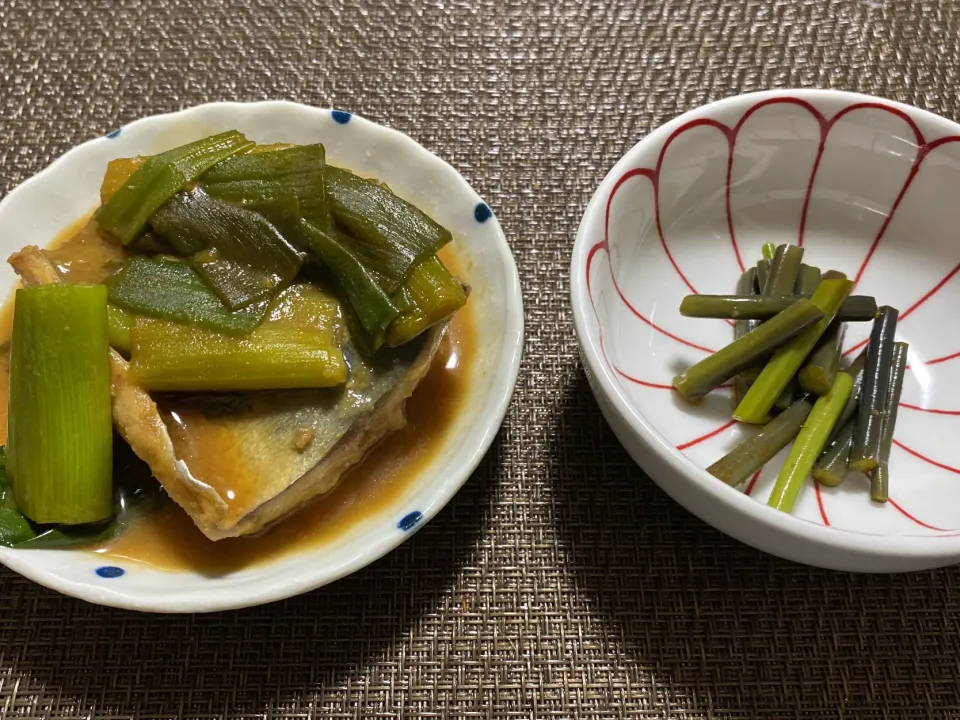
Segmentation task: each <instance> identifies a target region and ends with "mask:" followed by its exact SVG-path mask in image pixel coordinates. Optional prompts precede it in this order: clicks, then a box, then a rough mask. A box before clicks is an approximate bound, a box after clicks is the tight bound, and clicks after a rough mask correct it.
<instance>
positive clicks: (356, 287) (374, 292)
mask: <svg viewBox="0 0 960 720" xmlns="http://www.w3.org/2000/svg"><path fill="white" fill-rule="evenodd" d="M301 232H302V233H303V237H304V239H305V240H306V241H307V242H308V243H309V247H310V249H311V251H312V252H313V253H314V254H315V255H316V257H317V259H318V260H319V261H320V262H321V263H322V264H323V265H324V266H326V268H327V269H328V270H329V271H330V272H331V273H332V274H333V276H334V277H335V278H336V280H337V282H338V283H339V285H340V287H341V288H342V289H343V293H344V295H346V298H347V301H348V303H349V304H350V307H351V308H352V309H353V312H354V313H355V314H356V317H357V319H358V320H359V321H360V324H361V325H362V327H363V329H364V331H365V332H366V333H367V335H368V337H367V338H366V341H367V345H368V346H369V348H370V349H371V350H373V351H375V350H377V349H378V348H379V347H380V346H381V345H382V344H383V340H384V333H385V332H386V329H387V327H388V326H389V325H390V323H391V322H393V320H394V318H396V317H397V315H398V314H399V311H398V310H397V307H396V305H394V303H393V302H392V301H391V299H390V296H389V295H387V294H386V293H385V292H384V291H383V289H382V288H381V286H380V285H379V283H378V282H377V280H376V278H375V277H374V276H373V275H372V274H371V272H370V271H369V270H367V268H366V267H364V265H363V263H361V262H360V261H359V260H358V259H357V257H356V255H354V254H353V252H351V250H350V248H349V247H348V246H347V242H346V238H344V236H343V235H342V234H340V233H337V231H336V230H330V231H328V232H324V231H323V230H321V229H319V228H317V227H316V226H314V225H312V224H310V223H309V222H306V221H302V223H301Z"/></svg>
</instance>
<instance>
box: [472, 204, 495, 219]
mask: <svg viewBox="0 0 960 720" xmlns="http://www.w3.org/2000/svg"><path fill="white" fill-rule="evenodd" d="M473 217H474V218H476V220H477V222H478V223H485V222H486V221H487V220H489V219H490V218H492V217H493V210H491V209H490V206H489V205H487V204H486V203H485V202H479V203H477V206H476V207H475V208H474V209H473Z"/></svg>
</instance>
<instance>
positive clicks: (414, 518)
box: [397, 510, 423, 530]
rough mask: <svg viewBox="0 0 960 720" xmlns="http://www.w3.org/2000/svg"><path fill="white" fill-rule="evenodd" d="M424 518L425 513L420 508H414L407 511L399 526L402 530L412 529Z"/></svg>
mask: <svg viewBox="0 0 960 720" xmlns="http://www.w3.org/2000/svg"><path fill="white" fill-rule="evenodd" d="M422 519H423V513H422V512H420V511H419V510H414V511H413V512H412V513H407V514H406V515H404V516H403V517H402V518H400V522H398V523H397V527H398V528H400V529H401V530H412V529H413V527H414V526H415V525H416V524H417V523H418V522H420V521H421V520H422Z"/></svg>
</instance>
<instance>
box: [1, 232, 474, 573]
mask: <svg viewBox="0 0 960 720" xmlns="http://www.w3.org/2000/svg"><path fill="white" fill-rule="evenodd" d="M86 222H87V221H86V219H84V220H82V221H80V222H78V223H77V224H76V225H74V226H72V227H70V228H67V229H66V230H65V231H64V232H63V233H62V234H61V236H60V237H59V238H58V239H57V240H56V241H55V242H54V243H53V244H52V246H51V247H53V248H57V247H59V246H61V245H62V244H63V243H64V242H66V241H67V240H69V239H70V238H72V237H74V236H75V235H76V234H77V233H78V232H88V230H85V229H84V228H85V226H86ZM88 249H89V252H90V255H91V257H89V258H86V259H85V258H83V257H80V258H78V257H76V256H74V255H69V256H60V254H59V253H57V252H56V251H54V252H52V253H51V260H52V261H53V262H54V264H56V265H57V266H58V268H59V269H60V271H61V273H62V274H64V275H66V276H67V277H70V278H71V279H73V278H76V279H80V280H81V281H84V280H86V281H91V280H92V281H97V280H98V279H99V278H97V277H95V276H93V277H91V275H90V273H91V272H95V271H94V270H92V269H93V268H97V267H100V266H102V263H101V262H100V261H102V259H103V257H104V256H103V252H102V251H105V252H107V253H108V254H109V252H110V251H109V250H104V249H103V248H98V246H97V243H96V242H93V243H90V244H89V248H88ZM440 254H441V257H442V258H443V261H444V263H446V265H447V267H449V268H450V270H451V272H453V273H454V274H457V272H458V266H457V262H456V258H455V256H454V255H453V254H452V253H450V252H449V251H447V250H444V251H441V253H440ZM12 305H13V304H12V302H9V301H8V302H7V303H6V305H5V306H4V308H3V310H2V314H0V341H3V342H5V341H6V340H7V339H8V338H9V336H10V330H11V327H12V316H13V312H12V309H13V308H12ZM474 352H475V340H474V320H473V316H472V305H471V303H469V302H468V303H467V305H466V306H465V307H464V308H463V309H462V310H461V311H460V312H458V313H457V315H456V316H455V317H454V319H453V322H452V323H451V324H450V328H449V330H448V332H447V336H446V338H445V339H444V341H443V343H442V345H441V347H440V350H439V351H438V352H437V355H436V357H435V359H434V361H433V365H432V366H431V369H430V372H429V373H428V374H427V376H426V377H425V378H424V380H423V381H422V382H421V383H420V385H419V386H418V387H417V389H416V391H414V393H413V396H412V397H411V398H410V399H409V400H408V401H407V425H406V427H404V428H403V429H402V430H400V431H398V432H397V433H395V434H393V435H392V436H390V437H389V438H387V439H386V440H385V441H384V442H383V443H382V444H381V445H380V446H379V447H377V448H376V449H375V450H374V451H373V452H372V453H371V454H370V455H369V456H368V457H367V459H366V460H364V462H363V463H362V464H361V465H360V466H358V467H357V468H355V469H354V470H352V471H351V472H350V473H348V474H347V475H346V476H345V477H344V478H343V480H342V481H341V482H340V484H339V485H338V486H337V487H336V488H335V489H334V490H333V491H332V492H330V493H328V494H327V495H325V496H323V497H321V498H320V499H318V500H316V501H314V502H313V503H312V504H311V505H309V506H307V507H305V508H304V509H303V510H300V511H299V512H298V513H296V514H295V515H292V516H290V517H288V518H286V519H284V520H282V521H281V522H280V523H279V524H278V525H276V526H274V527H273V528H271V529H269V530H267V531H266V532H265V533H262V534H260V535H257V536H255V537H245V538H231V539H227V540H220V541H217V542H213V541H211V540H208V539H207V538H206V537H204V535H203V534H202V533H201V532H200V531H199V530H198V529H197V528H196V526H195V525H194V524H193V521H191V520H190V518H189V517H188V516H187V514H186V513H185V512H183V510H181V509H180V507H179V506H177V505H174V504H173V503H170V504H169V505H167V506H165V507H164V508H162V509H161V510H159V511H157V512H156V513H154V514H153V515H150V516H149V517H147V518H144V519H143V520H141V521H140V522H139V523H138V524H136V525H134V526H132V527H130V528H128V529H127V530H126V532H124V534H123V535H121V536H120V537H118V538H116V539H114V540H112V541H110V542H109V543H107V544H105V545H104V546H103V547H100V548H96V549H94V552H97V553H101V554H104V555H108V556H113V557H117V558H123V559H125V560H134V561H137V562H141V563H145V564H147V565H150V566H153V567H155V568H159V569H164V570H190V571H194V572H200V573H204V574H210V575H222V574H226V573H230V572H233V571H236V570H240V569H242V568H245V567H250V566H252V565H257V564H261V563H264V562H268V561H271V560H274V559H277V558H278V557H281V556H284V555H287V554H290V553H294V552H298V551H302V550H304V549H307V548H311V547H316V546H319V545H322V544H324V543H329V542H331V541H333V540H336V539H338V538H339V537H342V536H343V535H344V534H345V533H348V532H349V531H350V529H351V528H352V527H355V526H356V525H357V524H359V523H361V522H363V521H365V520H367V519H368V518H369V517H371V516H373V515H376V514H378V513H380V512H382V511H384V510H386V509H387V508H388V507H390V506H391V505H392V504H393V503H394V502H395V501H396V499H397V498H398V497H400V496H401V495H402V494H403V493H404V492H405V491H406V490H407V489H408V488H409V487H410V486H411V485H412V484H413V483H414V482H415V481H416V478H417V477H418V475H419V474H420V472H421V471H422V470H423V468H425V467H426V465H427V463H428V462H429V461H430V460H431V459H432V457H433V456H434V455H435V454H436V453H437V452H438V451H439V450H440V448H441V447H442V445H443V443H444V442H445V440H446V435H447V429H448V428H449V427H450V425H451V424H452V421H453V419H454V417H455V416H456V414H457V413H458V412H459V410H460V408H461V406H462V404H463V401H464V399H465V397H466V394H467V383H468V380H469V376H470V370H471V367H472V362H473V357H474ZM8 374H9V365H8V356H7V353H2V354H0V434H2V439H3V441H4V442H5V441H6V429H7V386H8V382H9V376H8ZM387 521H389V520H387Z"/></svg>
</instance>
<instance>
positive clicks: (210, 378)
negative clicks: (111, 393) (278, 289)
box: [130, 285, 347, 391]
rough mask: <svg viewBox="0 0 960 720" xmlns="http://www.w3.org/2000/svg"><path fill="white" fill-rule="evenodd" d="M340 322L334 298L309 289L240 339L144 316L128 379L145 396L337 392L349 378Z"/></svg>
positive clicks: (287, 297)
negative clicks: (339, 335) (148, 392)
mask: <svg viewBox="0 0 960 720" xmlns="http://www.w3.org/2000/svg"><path fill="white" fill-rule="evenodd" d="M338 324H339V305H338V303H337V301H336V299H334V298H333V297H331V296H329V295H327V294H325V293H323V292H321V291H320V290H318V289H316V288H312V287H310V286H309V285H297V286H294V287H291V288H289V289H288V290H287V291H285V292H284V293H283V294H282V295H281V296H280V297H279V298H278V302H277V303H276V304H275V306H274V310H273V312H271V315H270V318H269V319H268V320H267V321H266V322H264V324H263V325H261V326H260V327H259V328H257V329H256V330H254V331H253V332H252V333H250V334H249V335H248V336H246V337H242V338H238V337H231V336H229V335H224V334H222V333H218V332H215V331H211V330H206V329H203V328H198V327H191V326H188V325H181V324H179V323H172V322H169V321H166V320H155V319H151V318H138V319H137V321H136V324H135V325H134V328H133V332H132V341H133V349H132V352H131V358H132V362H131V365H130V375H131V378H132V379H133V380H134V382H136V383H137V384H138V385H140V386H141V387H143V388H145V389H147V390H168V391H243V390H282V389H291V388H321V387H333V386H336V385H341V384H343V383H344V382H346V380H347V366H346V363H345V362H344V359H343V353H342V352H341V350H340V346H339V344H338V342H337V327H338Z"/></svg>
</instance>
